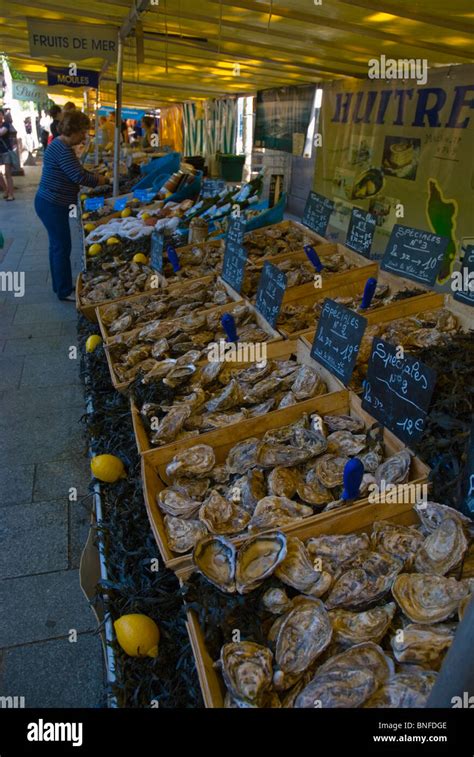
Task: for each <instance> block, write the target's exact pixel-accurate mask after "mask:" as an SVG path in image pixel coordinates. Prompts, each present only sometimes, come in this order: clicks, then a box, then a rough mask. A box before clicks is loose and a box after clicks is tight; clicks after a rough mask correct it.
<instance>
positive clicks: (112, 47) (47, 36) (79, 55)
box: [27, 18, 118, 63]
mask: <svg viewBox="0 0 474 757" xmlns="http://www.w3.org/2000/svg"><path fill="white" fill-rule="evenodd" d="M27 24H28V37H29V43H30V55H31V57H32V58H45V57H47V58H50V57H51V56H54V55H56V56H59V57H60V58H63V59H64V58H66V59H70V60H71V61H76V60H83V59H84V58H103V59H105V60H108V61H110V62H112V63H114V62H116V60H117V49H118V29H115V28H113V27H111V26H102V24H70V23H67V24H65V23H64V21H37V20H36V19H32V18H28V19H27Z"/></svg>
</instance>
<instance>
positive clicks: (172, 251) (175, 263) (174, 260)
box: [166, 244, 181, 273]
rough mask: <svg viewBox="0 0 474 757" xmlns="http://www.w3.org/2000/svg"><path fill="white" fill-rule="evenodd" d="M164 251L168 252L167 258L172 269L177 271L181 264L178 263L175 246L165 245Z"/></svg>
mask: <svg viewBox="0 0 474 757" xmlns="http://www.w3.org/2000/svg"><path fill="white" fill-rule="evenodd" d="M166 252H167V254H168V260H169V261H170V263H171V265H172V266H173V271H174V272H175V273H178V271H179V270H180V268H181V266H180V264H179V257H178V253H177V252H176V250H175V248H174V247H173V245H172V244H169V245H167V247H166Z"/></svg>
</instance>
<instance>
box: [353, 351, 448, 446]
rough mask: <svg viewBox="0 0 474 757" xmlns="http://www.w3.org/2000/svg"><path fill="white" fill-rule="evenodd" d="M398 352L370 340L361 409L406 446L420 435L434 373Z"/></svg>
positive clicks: (432, 385) (433, 382)
mask: <svg viewBox="0 0 474 757" xmlns="http://www.w3.org/2000/svg"><path fill="white" fill-rule="evenodd" d="M398 349H399V348H398V347H396V346H394V345H392V344H389V343H388V342H385V341H384V340H383V339H378V338H375V339H374V341H373V343H372V353H371V355H370V359H369V367H368V371H367V377H366V379H365V381H364V385H363V386H364V392H363V398H362V407H363V408H364V410H367V411H368V412H369V413H370V414H371V415H373V416H374V418H376V419H377V420H378V421H380V422H381V423H382V424H383V425H384V426H386V427H387V428H389V429H390V431H393V433H394V434H395V436H398V438H399V439H401V440H402V441H403V442H405V444H407V445H410V444H413V442H415V441H417V440H418V439H419V438H420V436H421V435H422V433H423V429H424V426H425V420H426V416H427V413H428V409H429V405H430V402H431V396H432V394H433V390H434V386H435V383H436V372H435V371H433V369H432V368H429V367H428V366H427V365H425V364H424V363H422V362H421V361H420V360H416V358H414V357H410V356H409V355H405V356H404V357H403V358H402V357H398Z"/></svg>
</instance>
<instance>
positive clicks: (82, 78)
mask: <svg viewBox="0 0 474 757" xmlns="http://www.w3.org/2000/svg"><path fill="white" fill-rule="evenodd" d="M47 69H48V87H55V86H56V85H58V84H59V85H61V86H63V87H92V88H93V89H98V88H99V72H98V71H91V70H89V69H88V68H76V69H75V73H74V74H71V67H70V66H65V67H64V68H61V67H58V66H47Z"/></svg>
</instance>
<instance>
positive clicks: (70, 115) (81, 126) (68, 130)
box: [59, 110, 91, 137]
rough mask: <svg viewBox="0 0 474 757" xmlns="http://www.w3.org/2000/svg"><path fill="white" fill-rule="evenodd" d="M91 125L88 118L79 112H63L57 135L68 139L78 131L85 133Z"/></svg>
mask: <svg viewBox="0 0 474 757" xmlns="http://www.w3.org/2000/svg"><path fill="white" fill-rule="evenodd" d="M90 125H91V122H90V119H89V116H86V114H85V113H82V111H80V110H67V111H66V112H64V111H63V117H62V119H61V121H60V123H59V133H60V134H64V136H65V137H70V136H71V135H72V134H76V133H77V132H78V131H86V130H87V129H89V127H90Z"/></svg>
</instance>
